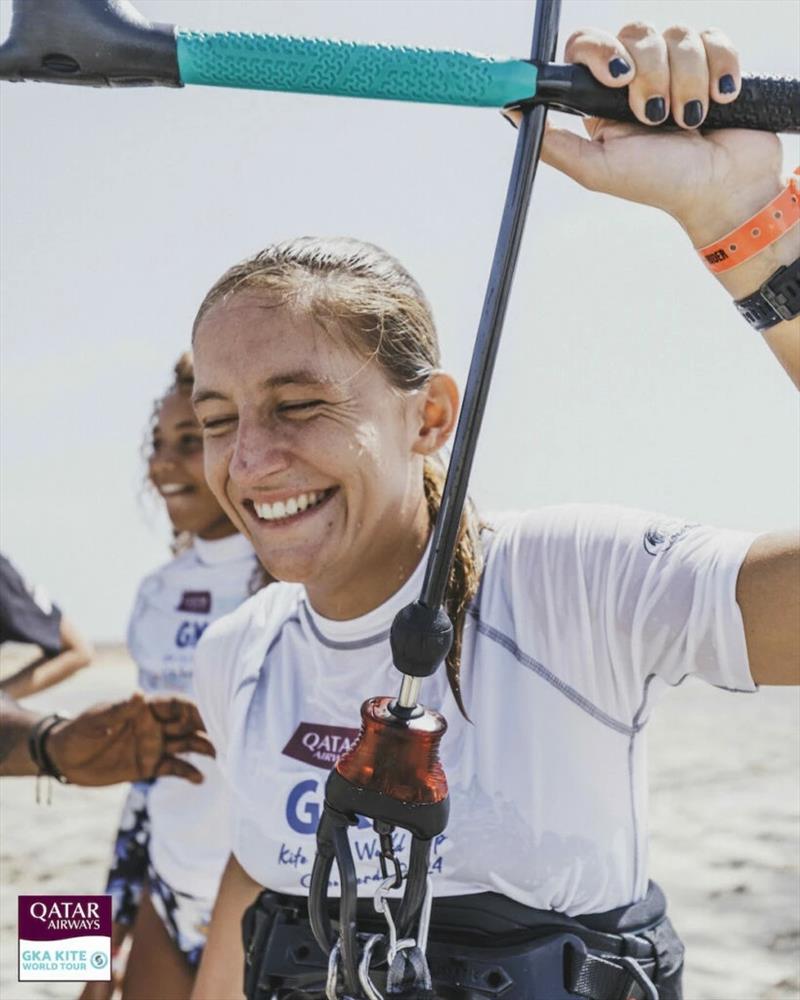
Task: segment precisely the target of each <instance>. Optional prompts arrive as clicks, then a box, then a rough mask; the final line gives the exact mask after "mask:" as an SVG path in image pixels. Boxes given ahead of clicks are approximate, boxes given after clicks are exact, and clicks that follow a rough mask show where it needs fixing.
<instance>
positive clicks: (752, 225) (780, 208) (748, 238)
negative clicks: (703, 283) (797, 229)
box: [697, 167, 800, 274]
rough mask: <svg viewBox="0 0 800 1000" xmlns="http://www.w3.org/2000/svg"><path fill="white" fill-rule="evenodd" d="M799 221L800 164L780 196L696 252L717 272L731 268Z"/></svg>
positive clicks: (772, 241)
mask: <svg viewBox="0 0 800 1000" xmlns="http://www.w3.org/2000/svg"><path fill="white" fill-rule="evenodd" d="M798 222H800V167H796V168H795V171H794V175H793V176H792V177H790V178H789V183H788V184H787V185H786V187H785V188H784V189H783V191H781V193H780V194H779V195H778V197H777V198H773V199H772V201H771V202H770V203H769V205H765V206H764V208H762V209H761V211H760V212H756V214H755V215H754V216H753V217H752V218H750V219H748V220H747V222H743V223H742V224H741V226H737V227H736V229H732V230H731V231H730V232H729V233H727V234H726V235H725V236H722V237H721V238H720V239H718V240H714V242H713V243H709V244H708V246H707V247H702V248H700V249H699V250H698V251H697V252H698V253H699V254H700V256H701V257H702V258H703V262H704V263H705V264H706V265H707V267H708V269H709V270H710V271H713V272H714V274H722V273H723V272H724V271H730V270H732V269H733V268H734V267H738V266H739V265H740V264H744V263H745V261H748V260H750V259H751V258H752V257H755V255H756V254H758V253H761V251H762V250H763V249H764V248H765V247H768V246H769V245H770V243H774V242H775V240H778V239H780V238H781V236H783V234H784V233H788V232H789V230H790V229H791V228H792V226H796V225H797V223H798Z"/></svg>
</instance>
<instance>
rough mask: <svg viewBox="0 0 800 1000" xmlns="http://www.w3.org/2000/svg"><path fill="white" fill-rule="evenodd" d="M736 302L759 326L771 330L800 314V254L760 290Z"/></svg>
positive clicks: (740, 309) (751, 320)
mask: <svg viewBox="0 0 800 1000" xmlns="http://www.w3.org/2000/svg"><path fill="white" fill-rule="evenodd" d="M733 304H734V305H735V306H736V308H737V309H738V310H739V312H740V313H741V314H742V316H744V318H745V319H746V320H747V322H748V323H749V324H750V325H751V326H753V327H755V329H756V330H768V329H769V328H770V327H771V326H776V325H777V324H778V323H782V322H783V321H784V320H787V319H794V317H795V316H797V315H800V257H798V259H797V260H796V261H795V262H794V263H793V264H789V265H788V266H787V265H784V266H783V267H779V268H778V270H777V271H776V272H775V273H774V274H771V275H770V276H769V278H767V280H766V281H765V282H764V284H763V285H762V286H761V287H760V288H759V289H758V291H757V292H753V294H752V295H747V296H746V297H745V298H743V299H737V300H736V301H735V302H734V303H733Z"/></svg>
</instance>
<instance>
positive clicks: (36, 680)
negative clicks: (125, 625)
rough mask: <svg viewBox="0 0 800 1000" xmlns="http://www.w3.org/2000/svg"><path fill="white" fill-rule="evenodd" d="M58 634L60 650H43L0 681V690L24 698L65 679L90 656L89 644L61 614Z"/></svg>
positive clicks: (78, 668) (83, 664)
mask: <svg viewBox="0 0 800 1000" xmlns="http://www.w3.org/2000/svg"><path fill="white" fill-rule="evenodd" d="M59 636H60V639H61V651H60V652H59V653H56V654H55V655H48V654H47V653H42V655H41V656H38V657H37V658H36V659H35V660H33V661H32V662H31V663H28V664H27V665H26V666H24V667H22V668H21V669H20V670H18V671H17V672H16V673H15V674H12V676H11V677H7V678H6V679H5V680H3V681H0V691H4V692H5V693H6V694H8V695H10V696H11V697H12V698H27V697H29V696H30V695H32V694H38V693H39V692H40V691H44V690H46V689H47V688H49V687H52V686H53V685H54V684H58V683H59V682H60V681H63V680H66V678H67V677H71V676H72V674H74V673H75V672H76V671H78V670H81V669H82V668H83V667H85V666H87V665H88V663H89V662H90V660H91V658H92V652H93V651H92V648H91V646H90V645H89V643H88V642H86V640H85V639H84V638H83V637H82V636H81V634H80V633H79V632H78V630H77V629H76V628H75V626H74V625H73V624H72V622H71V621H70V620H69V619H68V618H64V617H62V619H61V622H60V625H59Z"/></svg>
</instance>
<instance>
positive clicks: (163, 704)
mask: <svg viewBox="0 0 800 1000" xmlns="http://www.w3.org/2000/svg"><path fill="white" fill-rule="evenodd" d="M46 748H47V753H48V755H49V757H50V759H51V760H52V761H53V763H54V764H55V766H56V767H57V768H58V770H59V771H60V772H61V773H62V774H63V775H64V777H65V778H67V780H68V781H70V782H72V783H74V784H76V785H111V784H114V783H115V782H118V781H142V780H145V779H147V778H157V777H159V778H160V777H164V776H166V775H173V776H175V777H179V778H185V779H186V780H187V781H191V782H193V783H195V784H199V783H200V782H202V780H203V776H202V774H201V773H200V771H199V770H198V769H197V768H196V767H194V766H193V765H192V764H190V763H189V762H188V761H186V760H183V759H182V758H181V757H179V756H177V755H178V754H182V753H189V752H192V753H200V754H204V755H206V756H210V757H213V756H214V749H213V747H212V746H211V743H210V742H209V741H208V739H207V738H206V736H205V734H204V733H203V722H202V720H201V718H200V713H199V712H198V710H197V706H196V705H194V704H193V703H192V702H190V701H187V700H186V699H184V698H180V697H163V696H159V697H152V698H149V699H145V698H144V697H143V696H142V695H141V694H135V695H133V696H132V697H131V698H129V699H127V700H126V701H122V702H117V703H116V704H113V705H96V706H93V707H92V708H89V709H87V710H86V711H85V712H82V713H81V714H80V715H79V716H78V717H77V718H75V719H65V720H64V721H63V722H60V723H58V725H56V726H55V727H54V728H53V729H52V730H51V731H50V734H49V735H48V737H47V744H46Z"/></svg>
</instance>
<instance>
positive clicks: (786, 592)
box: [736, 532, 800, 684]
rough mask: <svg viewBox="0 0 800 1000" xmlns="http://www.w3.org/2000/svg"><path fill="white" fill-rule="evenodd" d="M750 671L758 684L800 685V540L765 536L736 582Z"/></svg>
mask: <svg viewBox="0 0 800 1000" xmlns="http://www.w3.org/2000/svg"><path fill="white" fill-rule="evenodd" d="M736 601H737V603H738V605H739V609H740V611H741V613H742V620H743V621H744V633H745V640H746V642H747V655H748V658H749V660H750V671H751V673H752V675H753V680H754V681H755V682H756V683H757V684H800V536H798V533H797V532H780V533H777V532H776V533H774V534H768V535H761V536H760V537H759V538H757V539H756V540H755V541H754V542H753V544H752V546H751V547H750V549H749V550H748V552H747V555H746V556H745V560H744V562H743V563H742V568H741V570H740V572H739V577H738V580H737V583H736Z"/></svg>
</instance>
